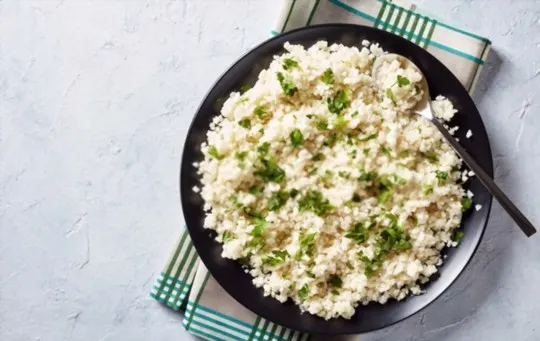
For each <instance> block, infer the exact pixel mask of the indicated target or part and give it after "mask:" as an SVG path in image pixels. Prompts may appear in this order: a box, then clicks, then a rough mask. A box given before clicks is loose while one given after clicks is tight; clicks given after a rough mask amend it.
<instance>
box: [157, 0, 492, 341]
mask: <svg viewBox="0 0 540 341" xmlns="http://www.w3.org/2000/svg"><path fill="white" fill-rule="evenodd" d="M338 22H344V23H354V24H360V25H367V26H373V27H376V28H380V29H383V30H386V31H390V32H392V33H394V34H397V35H400V36H402V37H405V38H407V39H408V40H410V41H412V42H414V43H416V44H418V45H420V46H421V47H423V48H425V49H426V50H427V51H429V52H430V53H432V54H433V55H434V56H435V57H437V58H438V59H439V60H440V61H441V62H443V63H444V64H445V65H446V66H447V67H448V68H449V69H450V70H451V71H452V72H453V73H454V74H455V75H456V77H457V78H458V79H459V80H460V81H461V82H462V84H463V85H464V86H465V87H466V88H467V89H469V92H472V90H473V89H474V85H475V84H476V81H477V79H478V75H479V73H480V70H481V68H482V65H483V64H484V62H485V60H486V58H487V54H488V52H489V48H490V46H491V43H490V41H489V40H488V39H486V38H482V37H479V36H477V35H474V34H472V33H469V32H466V31H463V30H461V29H458V28H455V27H453V26H451V25H448V24H446V23H443V22H441V21H440V20H439V19H436V18H435V16H433V15H428V14H426V13H425V12H423V11H421V10H419V9H418V8H416V7H415V6H414V5H412V4H410V3H407V2H406V1H402V0H401V1H394V2H390V1H385V0H349V1H345V0H284V1H283V2H282V10H281V14H280V16H279V19H278V21H277V24H276V27H275V28H274V30H272V34H273V35H277V34H280V33H282V32H285V31H288V30H291V29H294V28H298V27H303V26H306V25H314V24H322V23H338ZM150 295H151V296H152V297H153V298H155V299H156V300H158V301H159V302H162V303H164V304H166V305H167V306H169V307H170V308H172V309H174V310H184V309H185V314H184V320H183V325H184V327H185V328H186V329H187V330H188V331H190V332H191V333H193V334H195V335H198V336H200V337H202V338H204V339H206V340H267V341H271V340H277V341H291V340H294V341H296V340H298V341H304V340H308V339H309V338H310V335H307V334H303V333H300V332H297V331H293V330H290V329H287V328H283V327H281V326H278V325H276V324H274V323H272V322H270V321H267V320H265V319H263V318H261V317H259V316H257V315H255V314H253V313H252V312H250V311H249V310H247V309H246V308H244V307H243V306H242V305H240V303H238V302H236V301H235V300H234V299H233V298H232V297H230V296H229V295H228V294H227V293H226V292H225V291H224V290H223V289H222V288H221V287H220V286H219V284H218V283H217V282H216V281H215V280H214V278H213V277H212V276H211V275H210V274H209V272H208V270H207V269H206V267H205V266H204V264H203V263H202V262H200V261H199V260H198V257H197V254H196V252H195V249H194V247H193V245H192V243H191V240H190V239H189V234H188V233H187V231H186V230H185V229H184V230H183V231H182V234H181V236H180V239H179V241H178V242H177V243H176V246H175V248H174V250H173V252H172V255H171V256H170V258H169V260H168V262H167V264H166V266H165V269H164V270H163V272H161V275H160V276H159V278H158V279H157V281H156V283H155V284H154V286H153V287H152V291H151V293H150Z"/></svg>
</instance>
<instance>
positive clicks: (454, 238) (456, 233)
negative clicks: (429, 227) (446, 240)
mask: <svg viewBox="0 0 540 341" xmlns="http://www.w3.org/2000/svg"><path fill="white" fill-rule="evenodd" d="M464 235H465V233H464V232H463V231H462V230H457V229H456V230H454V232H453V233H452V241H453V242H456V243H458V244H459V242H461V238H463V236H464Z"/></svg>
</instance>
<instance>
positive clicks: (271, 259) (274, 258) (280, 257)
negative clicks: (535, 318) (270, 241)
mask: <svg viewBox="0 0 540 341" xmlns="http://www.w3.org/2000/svg"><path fill="white" fill-rule="evenodd" d="M287 258H289V253H288V252H287V250H274V251H272V254H271V255H270V256H268V257H266V258H264V259H263V263H264V264H268V265H270V266H275V265H279V264H283V263H285V261H286V260H287Z"/></svg>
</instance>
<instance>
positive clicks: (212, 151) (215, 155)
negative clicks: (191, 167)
mask: <svg viewBox="0 0 540 341" xmlns="http://www.w3.org/2000/svg"><path fill="white" fill-rule="evenodd" d="M208 155H210V156H211V157H213V158H214V159H217V160H221V159H223V155H220V154H219V152H218V150H217V148H216V147H215V146H208Z"/></svg>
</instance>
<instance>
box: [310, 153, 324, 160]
mask: <svg viewBox="0 0 540 341" xmlns="http://www.w3.org/2000/svg"><path fill="white" fill-rule="evenodd" d="M311 160H313V161H321V160H324V155H323V154H322V153H317V154H315V155H314V156H313V157H312V158H311Z"/></svg>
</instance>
